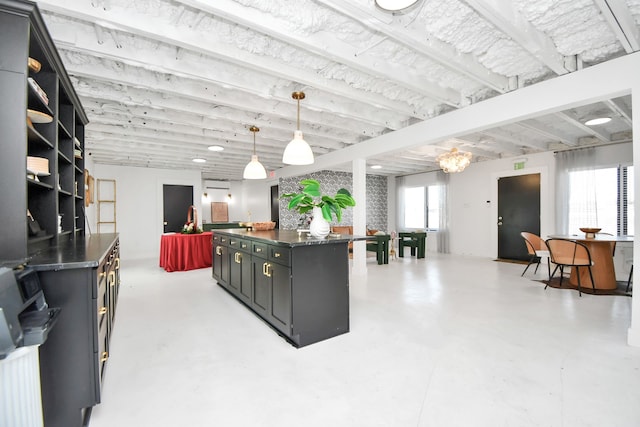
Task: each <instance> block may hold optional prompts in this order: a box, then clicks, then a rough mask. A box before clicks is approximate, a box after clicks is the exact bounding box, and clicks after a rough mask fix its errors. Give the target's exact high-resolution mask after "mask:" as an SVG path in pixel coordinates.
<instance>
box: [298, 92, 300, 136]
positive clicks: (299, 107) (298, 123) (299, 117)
mask: <svg viewBox="0 0 640 427" xmlns="http://www.w3.org/2000/svg"><path fill="white" fill-rule="evenodd" d="M298 130H300V99H298Z"/></svg>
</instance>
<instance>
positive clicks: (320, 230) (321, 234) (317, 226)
mask: <svg viewBox="0 0 640 427" xmlns="http://www.w3.org/2000/svg"><path fill="white" fill-rule="evenodd" d="M330 231H331V227H330V226H329V222H328V221H327V220H326V219H324V217H323V216H322V209H320V208H318V207H314V208H313V219H312V220H311V223H310V224H309V234H311V236H312V237H316V238H318V239H324V238H325V237H327V236H328V235H329V232H330Z"/></svg>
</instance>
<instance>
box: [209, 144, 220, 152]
mask: <svg viewBox="0 0 640 427" xmlns="http://www.w3.org/2000/svg"><path fill="white" fill-rule="evenodd" d="M207 148H208V149H209V150H210V151H222V150H224V147H221V146H219V145H210V146H209V147H207Z"/></svg>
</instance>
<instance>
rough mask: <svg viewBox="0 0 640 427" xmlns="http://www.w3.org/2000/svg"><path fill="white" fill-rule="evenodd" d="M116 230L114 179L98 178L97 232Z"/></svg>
mask: <svg viewBox="0 0 640 427" xmlns="http://www.w3.org/2000/svg"><path fill="white" fill-rule="evenodd" d="M116 231H117V228H116V180H115V179H98V233H115V232H116Z"/></svg>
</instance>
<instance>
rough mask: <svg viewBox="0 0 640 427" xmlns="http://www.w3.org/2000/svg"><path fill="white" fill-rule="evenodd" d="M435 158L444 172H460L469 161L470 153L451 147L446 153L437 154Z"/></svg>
mask: <svg viewBox="0 0 640 427" xmlns="http://www.w3.org/2000/svg"><path fill="white" fill-rule="evenodd" d="M436 160H437V161H438V164H439V165H440V168H441V169H442V170H443V171H444V172H446V173H454V172H462V171H463V170H464V169H465V168H466V167H467V166H469V164H470V163H471V153H469V152H462V151H458V149H457V148H452V149H451V151H449V152H448V153H444V154H441V155H439V156H438V158H437V159H436Z"/></svg>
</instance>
